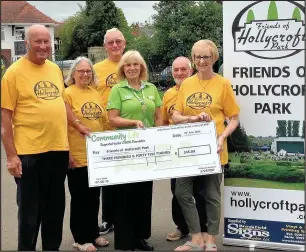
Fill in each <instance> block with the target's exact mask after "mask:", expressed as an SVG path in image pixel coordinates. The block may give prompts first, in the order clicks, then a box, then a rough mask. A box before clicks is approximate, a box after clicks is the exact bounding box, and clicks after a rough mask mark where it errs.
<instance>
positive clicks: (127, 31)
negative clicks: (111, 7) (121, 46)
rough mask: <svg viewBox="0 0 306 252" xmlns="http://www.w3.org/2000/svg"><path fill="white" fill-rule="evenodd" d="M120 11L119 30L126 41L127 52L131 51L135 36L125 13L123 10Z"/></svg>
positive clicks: (119, 9)
mask: <svg viewBox="0 0 306 252" xmlns="http://www.w3.org/2000/svg"><path fill="white" fill-rule="evenodd" d="M117 9H118V19H119V27H118V29H119V30H120V31H121V32H122V34H123V36H124V38H125V40H126V51H127V50H130V46H131V45H132V44H133V42H134V38H133V35H132V33H131V27H130V26H129V25H128V22H127V21H126V18H125V16H124V13H123V11H122V9H121V8H117Z"/></svg>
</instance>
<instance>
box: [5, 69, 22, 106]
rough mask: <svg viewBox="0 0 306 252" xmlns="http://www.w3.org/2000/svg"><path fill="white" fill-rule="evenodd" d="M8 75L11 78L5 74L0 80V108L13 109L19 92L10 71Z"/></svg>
mask: <svg viewBox="0 0 306 252" xmlns="http://www.w3.org/2000/svg"><path fill="white" fill-rule="evenodd" d="M10 75H12V76H11V77H12V78H9V77H8V76H7V74H5V75H4V76H3V78H2V80H1V108H4V109H8V110H11V111H14V110H15V108H16V105H17V100H18V96H19V94H18V90H17V88H16V81H15V76H13V74H12V73H10ZM9 79H10V80H9Z"/></svg>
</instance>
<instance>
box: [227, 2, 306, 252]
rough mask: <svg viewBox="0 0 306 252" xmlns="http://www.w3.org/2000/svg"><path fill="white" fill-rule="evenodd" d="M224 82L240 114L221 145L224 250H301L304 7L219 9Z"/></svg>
mask: <svg viewBox="0 0 306 252" xmlns="http://www.w3.org/2000/svg"><path fill="white" fill-rule="evenodd" d="M223 51H224V66H223V73H224V77H225V78H227V79H229V80H230V81H231V83H232V87H233V90H234V93H235V95H236V97H237V100H238V103H239V105H240V107H241V113H240V125H239V127H238V128H237V129H236V130H235V132H234V133H233V134H232V136H231V137H230V138H229V139H228V148H229V160H230V168H229V169H227V170H225V172H224V177H225V179H224V191H225V192H224V244H227V245H236V246H237V245H238V246H248V247H251V248H252V247H253V248H254V247H258V248H269V249H284V250H287V249H288V250H301V251H304V243H305V232H304V231H305V225H304V222H305V202H304V185H305V170H304V169H305V157H304V154H305V149H304V141H305V140H304V138H305V121H304V113H305V112H304V110H305V106H304V96H305V84H304V76H305V65H304V61H305V55H304V54H305V3H304V2H303V1H239V2H238V1H223Z"/></svg>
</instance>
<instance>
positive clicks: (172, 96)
mask: <svg viewBox="0 0 306 252" xmlns="http://www.w3.org/2000/svg"><path fill="white" fill-rule="evenodd" d="M178 90H179V89H178V88H177V87H176V86H174V87H172V88H169V89H168V90H167V91H166V92H165V94H164V96H163V105H162V109H161V110H162V116H163V120H164V121H167V122H169V124H173V122H172V119H171V117H172V114H173V109H174V105H175V103H176V100H177V95H178Z"/></svg>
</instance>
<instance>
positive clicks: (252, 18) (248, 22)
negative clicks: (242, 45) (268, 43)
mask: <svg viewBox="0 0 306 252" xmlns="http://www.w3.org/2000/svg"><path fill="white" fill-rule="evenodd" d="M253 20H255V15H254V12H253V10H249V11H248V16H247V21H246V22H247V24H250V23H251V22H252V21H253Z"/></svg>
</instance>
